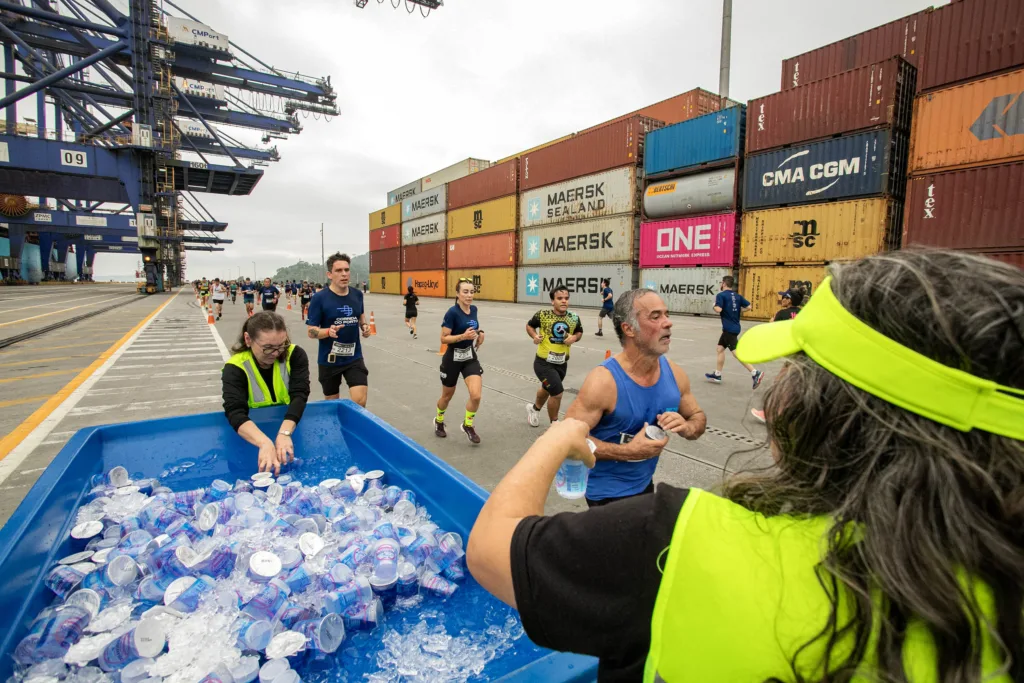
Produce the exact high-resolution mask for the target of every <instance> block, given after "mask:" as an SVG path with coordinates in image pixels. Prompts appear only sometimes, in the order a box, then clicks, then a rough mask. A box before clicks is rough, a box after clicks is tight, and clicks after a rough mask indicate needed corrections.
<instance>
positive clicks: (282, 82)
mask: <svg viewBox="0 0 1024 683" xmlns="http://www.w3.org/2000/svg"><path fill="white" fill-rule="evenodd" d="M174 73H175V74H176V75H179V76H184V77H185V78H197V79H200V80H203V81H207V82H209V83H217V84H219V85H226V86H228V87H232V88H240V89H242V90H255V88H254V87H253V86H256V85H260V86H271V88H272V89H269V90H268V89H266V88H260V89H259V92H264V93H267V94H270V95H280V96H281V97H287V98H291V99H309V98H313V101H316V98H321V97H322V98H325V99H328V100H330V101H332V102H333V101H334V100H335V99H336V95H334V93H333V92H331V91H330V90H328V89H327V88H324V87H323V86H320V85H317V84H316V83H307V82H305V81H300V80H298V79H295V78H288V77H287V76H282V75H279V74H268V73H264V72H262V71H253V70H252V69H243V68H241V67H237V66H232V65H229V64H218V63H215V62H211V61H209V60H204V59H196V58H195V57H188V56H184V55H182V56H179V57H177V58H176V59H175V60H174Z"/></svg>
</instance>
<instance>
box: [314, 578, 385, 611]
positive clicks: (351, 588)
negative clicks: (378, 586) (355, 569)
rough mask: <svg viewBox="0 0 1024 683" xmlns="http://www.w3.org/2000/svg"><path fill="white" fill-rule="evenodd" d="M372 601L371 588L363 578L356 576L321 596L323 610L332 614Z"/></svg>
mask: <svg viewBox="0 0 1024 683" xmlns="http://www.w3.org/2000/svg"><path fill="white" fill-rule="evenodd" d="M372 600H373V587H372V586H371V585H370V582H369V580H367V579H366V578H365V577H362V576H357V577H355V578H354V579H352V580H351V581H349V582H348V583H346V584H343V585H341V586H338V588H337V590H334V591H331V592H330V593H328V594H327V595H325V596H323V603H324V609H325V610H327V611H328V612H331V613H332V614H341V613H343V612H344V611H345V610H347V609H349V608H350V607H354V606H356V605H363V604H366V603H369V602H370V601H372Z"/></svg>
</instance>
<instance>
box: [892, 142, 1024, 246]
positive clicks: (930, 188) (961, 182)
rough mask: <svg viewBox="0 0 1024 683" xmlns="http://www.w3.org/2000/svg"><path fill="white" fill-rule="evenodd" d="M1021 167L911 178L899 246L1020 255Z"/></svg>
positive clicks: (1023, 172)
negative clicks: (901, 244)
mask: <svg viewBox="0 0 1024 683" xmlns="http://www.w3.org/2000/svg"><path fill="white" fill-rule="evenodd" d="M1021 216H1024V162H1017V163H1013V164H1002V165H999V166H982V167H980V168H970V169H964V170H958V171H946V172H945V173H933V174H930V175H923V176H918V177H916V178H911V179H910V181H909V182H908V183H907V200H906V216H905V218H904V221H903V246H905V247H909V246H927V247H941V248H946V249H969V250H972V251H1018V250H1024V230H1022V229H1021Z"/></svg>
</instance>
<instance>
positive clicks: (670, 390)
mask: <svg viewBox="0 0 1024 683" xmlns="http://www.w3.org/2000/svg"><path fill="white" fill-rule="evenodd" d="M658 363H659V367H660V368H661V375H660V376H659V377H658V381H657V382H656V383H655V384H654V386H652V387H642V386H640V385H639V384H637V383H636V382H634V381H633V379H632V378H630V376H629V375H627V374H626V371H625V370H623V369H622V366H621V365H619V362H618V361H617V360H615V359H614V358H609V359H608V360H606V361H605V362H603V363H601V365H603V366H604V367H606V368H608V371H609V372H611V373H612V377H613V378H614V379H615V390H616V399H615V410H613V411H612V412H610V413H608V414H607V415H605V416H604V417H602V418H601V421H600V422H598V423H597V426H596V427H594V428H593V429H592V430H590V433H591V434H593V435H594V436H595V437H597V438H598V439H600V440H601V441H607V442H608V443H622V438H623V435H624V434H625V435H629V436H632V435H634V434H636V433H637V432H638V431H640V428H641V427H643V426H644V423H645V422H648V423H650V424H652V425H656V424H657V423H658V420H657V418H658V415H660V414H661V413H664V412H668V411H676V410H679V400H680V398H681V396H680V393H679V385H678V384H676V378H675V375H674V374H673V372H672V366H671V365H669V362H668V359H667V358H666V357H665V356H662V357H661V358H660V359H659V361H658ZM640 438H641V439H645V438H647V437H645V436H643V435H641V436H640ZM657 467H658V458H651V459H650V460H642V461H640V462H622V461H619V460H598V461H597V464H596V465H595V466H594V469H592V470H591V471H590V479H589V481H588V482H587V498H589V499H590V500H604V499H605V498H620V497H622V496H633V495H636V494H638V493H640V492H641V491H643V490H644V489H645V488H647V485H648V484H650V483H651V478H652V477H653V476H654V470H655V468H657Z"/></svg>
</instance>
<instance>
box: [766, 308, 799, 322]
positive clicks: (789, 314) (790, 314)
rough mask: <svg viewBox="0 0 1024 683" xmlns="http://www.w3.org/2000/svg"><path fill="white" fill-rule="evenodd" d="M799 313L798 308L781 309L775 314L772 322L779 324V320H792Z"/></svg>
mask: <svg viewBox="0 0 1024 683" xmlns="http://www.w3.org/2000/svg"><path fill="white" fill-rule="evenodd" d="M799 312H800V307H799V306H790V307H789V308H783V309H782V310H781V311H779V312H778V313H776V314H775V317H774V318H773V319H772V322H775V323H777V322H779V321H780V320H792V319H793V318H795V317H796V314H797V313H799Z"/></svg>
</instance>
